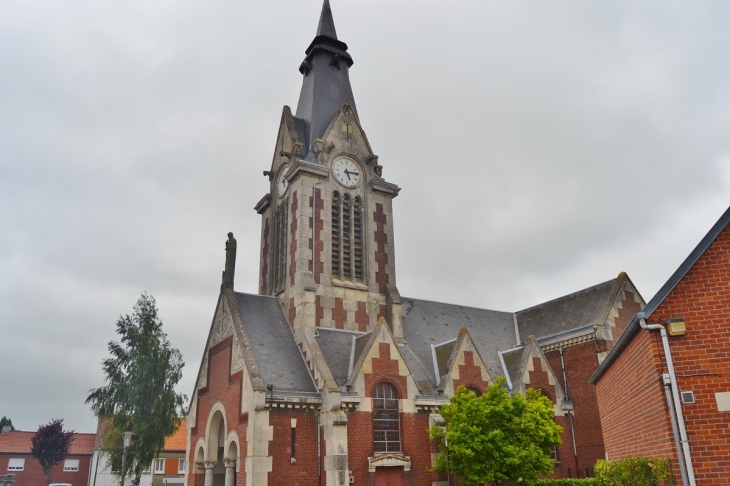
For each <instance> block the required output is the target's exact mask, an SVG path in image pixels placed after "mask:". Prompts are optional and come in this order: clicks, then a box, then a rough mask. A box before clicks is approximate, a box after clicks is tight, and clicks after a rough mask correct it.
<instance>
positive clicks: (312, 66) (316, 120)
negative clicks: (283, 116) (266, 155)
mask: <svg viewBox="0 0 730 486" xmlns="http://www.w3.org/2000/svg"><path fill="white" fill-rule="evenodd" d="M305 52H306V57H305V58H304V61H303V62H302V64H301V65H300V66H299V72H301V73H302V74H303V75H304V79H303V81H302V91H301V94H300V95H299V103H298V104H297V111H296V115H295V118H297V119H298V120H300V121H301V136H302V140H301V142H302V143H303V144H304V147H303V154H302V156H306V155H307V154H308V153H310V152H311V151H312V150H313V147H312V143H313V142H314V140H316V139H317V138H320V137H322V136H323V135H324V132H325V130H326V129H327V127H328V126H329V124H330V123H331V122H332V118H333V117H334V115H335V114H336V113H337V110H339V109H340V106H341V105H342V102H343V101H344V100H345V99H349V100H350V106H351V107H352V111H353V113H354V115H355V117H357V108H356V107H355V99H354V96H353V95H352V88H351V87H350V75H349V70H350V66H352V64H353V61H352V57H351V56H350V54H348V52H347V44H345V43H344V42H342V41H341V40H339V39H338V38H337V32H336V31H335V21H334V18H333V17H332V9H331V8H330V2H329V0H324V3H323V4H322V12H321V14H320V16H319V25H318V27H317V35H316V36H315V37H314V39H313V40H312V43H311V44H309V47H307V50H306V51H305Z"/></svg>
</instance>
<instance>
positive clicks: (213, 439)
mask: <svg viewBox="0 0 730 486" xmlns="http://www.w3.org/2000/svg"><path fill="white" fill-rule="evenodd" d="M225 440H226V421H225V418H224V417H223V413H221V411H220V410H217V411H216V412H215V413H214V414H213V416H212V417H211V420H210V423H209V426H208V441H207V451H206V452H207V458H206V461H214V462H215V465H214V466H213V486H225V481H226V468H225V466H224V465H223V459H224V456H223V447H224V446H225Z"/></svg>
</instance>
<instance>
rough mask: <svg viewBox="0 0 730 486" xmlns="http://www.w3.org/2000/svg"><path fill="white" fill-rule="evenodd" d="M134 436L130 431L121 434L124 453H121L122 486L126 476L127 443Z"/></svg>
mask: <svg viewBox="0 0 730 486" xmlns="http://www.w3.org/2000/svg"><path fill="white" fill-rule="evenodd" d="M133 435H134V434H133V433H131V432H130V431H126V432H124V433H123V434H122V437H124V453H122V486H124V477H125V476H126V470H125V469H126V467H127V449H129V441H130V439H131V438H132V436H133Z"/></svg>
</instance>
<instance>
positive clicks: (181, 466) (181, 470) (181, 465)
mask: <svg viewBox="0 0 730 486" xmlns="http://www.w3.org/2000/svg"><path fill="white" fill-rule="evenodd" d="M177 473H178V474H185V459H178V460H177Z"/></svg>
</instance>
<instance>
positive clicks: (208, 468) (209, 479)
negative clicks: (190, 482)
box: [203, 461, 217, 486]
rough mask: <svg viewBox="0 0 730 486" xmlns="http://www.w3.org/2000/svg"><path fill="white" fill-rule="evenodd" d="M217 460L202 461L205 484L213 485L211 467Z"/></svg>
mask: <svg viewBox="0 0 730 486" xmlns="http://www.w3.org/2000/svg"><path fill="white" fill-rule="evenodd" d="M216 462H217V461H203V466H205V486H213V468H214V467H215V463H216Z"/></svg>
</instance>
